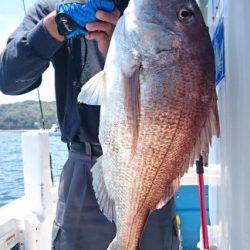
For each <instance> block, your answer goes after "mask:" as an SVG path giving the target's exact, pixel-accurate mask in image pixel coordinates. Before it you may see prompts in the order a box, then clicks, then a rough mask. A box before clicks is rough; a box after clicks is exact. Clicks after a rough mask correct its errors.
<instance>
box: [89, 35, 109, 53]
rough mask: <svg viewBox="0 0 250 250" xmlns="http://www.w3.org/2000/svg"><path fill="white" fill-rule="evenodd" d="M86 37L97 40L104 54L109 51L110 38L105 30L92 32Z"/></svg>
mask: <svg viewBox="0 0 250 250" xmlns="http://www.w3.org/2000/svg"><path fill="white" fill-rule="evenodd" d="M86 38H87V39H90V40H93V39H94V40H96V41H97V43H98V48H99V50H100V51H101V52H102V53H103V54H106V53H107V51H108V46H109V41H110V39H109V36H108V35H107V34H106V33H105V32H91V33H89V34H88V35H86Z"/></svg>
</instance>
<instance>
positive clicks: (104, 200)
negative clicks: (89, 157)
mask: <svg viewBox="0 0 250 250" xmlns="http://www.w3.org/2000/svg"><path fill="white" fill-rule="evenodd" d="M101 158H102V157H99V158H98V159H97V162H96V164H95V165H94V166H93V167H92V169H91V172H92V175H93V189H94V191H95V196H96V199H97V203H98V204H99V207H100V210H101V211H102V213H103V214H104V215H105V216H106V217H107V218H108V220H110V221H111V222H112V221H115V217H116V216H115V214H116V213H115V203H114V201H113V200H111V199H110V197H109V195H108V190H107V187H106V185H105V181H104V176H103V168H102V159H101Z"/></svg>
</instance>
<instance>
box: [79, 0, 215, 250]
mask: <svg viewBox="0 0 250 250" xmlns="http://www.w3.org/2000/svg"><path fill="white" fill-rule="evenodd" d="M142 10H143V11H142ZM183 11H184V12H185V14H184V15H183V16H182V12H183ZM78 100H79V101H80V102H84V103H86V104H89V105H101V116H100V128H99V139H100V143H101V145H102V148H103V155H102V156H101V158H100V159H98V161H97V163H96V164H95V165H94V167H93V168H92V174H93V188H94V191H95V194H96V198H97V201H98V203H99V205H100V209H101V210H102V211H103V213H104V215H106V216H107V218H108V219H109V220H111V221H114V222H115V224H116V228H117V234H116V237H115V238H114V240H113V241H112V242H111V244H110V246H109V248H108V250H136V249H138V248H139V240H140V237H141V234H142V232H143V228H144V226H145V223H146V220H147V218H148V215H149V214H150V213H151V212H152V211H153V210H155V209H156V208H161V207H162V206H164V205H165V204H166V203H167V201H168V200H169V199H170V198H171V197H172V196H173V195H174V192H175V191H176V190H177V188H178V185H179V180H180V178H181V177H182V176H183V174H184V173H185V172H186V171H187V169H188V167H189V166H192V165H193V163H194V161H195V160H196V159H197V158H198V157H199V155H200V154H202V153H208V150H209V143H210V144H211V137H212V136H213V135H216V136H219V119H218V111H217V97H216V91H215V86H214V55H213V50H212V46H211V42H210V38H209V34H208V30H207V27H206V25H205V23H204V20H203V18H202V15H201V12H200V10H199V8H198V5H197V4H196V2H195V1H194V0H167V3H166V0H157V1H155V0H130V2H129V6H128V8H127V9H126V10H125V12H124V15H123V16H122V17H121V18H120V20H119V21H118V23H117V26H116V28H115V31H114V34H113V37H112V39H111V43H110V48H109V52H108V54H107V58H106V63H105V67H104V70H103V71H102V72H100V73H98V74H97V75H96V76H94V77H93V78H92V79H90V81H89V82H87V83H86V84H85V85H84V86H83V87H82V91H81V93H80V95H79V97H78ZM203 151H204V152H203Z"/></svg>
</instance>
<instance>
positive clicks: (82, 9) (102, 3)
mask: <svg viewBox="0 0 250 250" xmlns="http://www.w3.org/2000/svg"><path fill="white" fill-rule="evenodd" d="M115 8H116V6H115V3H114V2H113V1H112V0H86V1H79V0H76V1H73V0H72V1H67V0H64V1H61V2H60V4H59V6H58V9H57V16H56V23H57V27H58V32H59V33H60V34H61V35H63V36H64V37H65V38H66V39H70V38H73V37H76V36H81V35H86V34H88V33H89V31H87V29H86V28H85V26H86V24H87V23H89V22H96V21H97V18H96V11H98V10H103V11H106V12H111V11H113V10H114V9H115Z"/></svg>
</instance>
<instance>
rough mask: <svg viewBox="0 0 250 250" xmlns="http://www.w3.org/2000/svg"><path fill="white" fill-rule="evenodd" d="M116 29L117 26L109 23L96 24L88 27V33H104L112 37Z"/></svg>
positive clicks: (90, 24)
mask: <svg viewBox="0 0 250 250" xmlns="http://www.w3.org/2000/svg"><path fill="white" fill-rule="evenodd" d="M114 28H115V26H114V25H113V24H110V23H107V22H94V23H88V24H87V25H86V29H87V30H88V31H103V32H105V33H106V34H108V35H109V36H111V35H112V33H113V31H114Z"/></svg>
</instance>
